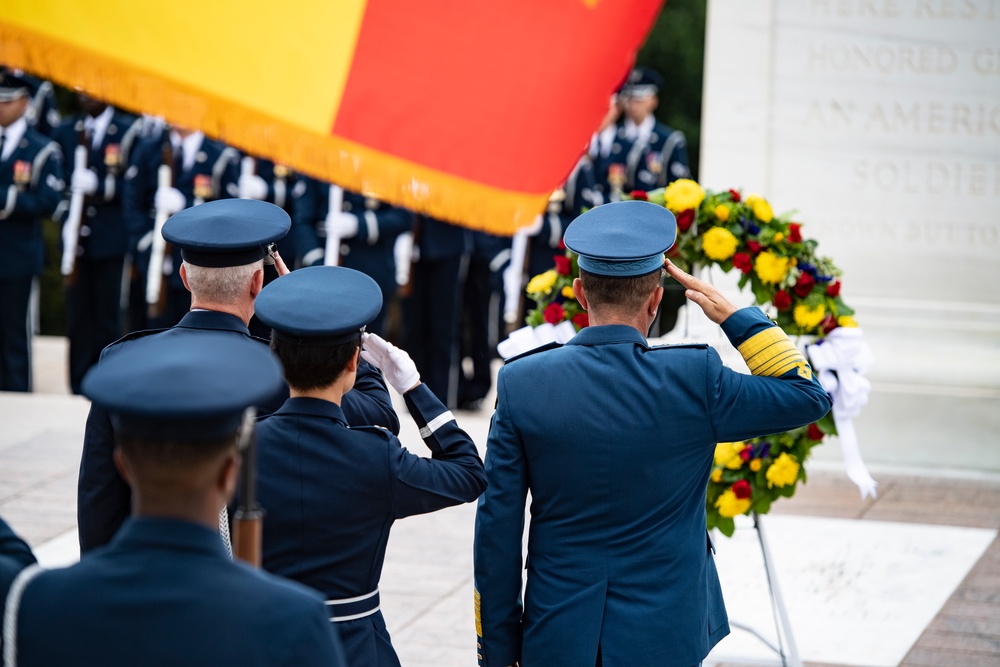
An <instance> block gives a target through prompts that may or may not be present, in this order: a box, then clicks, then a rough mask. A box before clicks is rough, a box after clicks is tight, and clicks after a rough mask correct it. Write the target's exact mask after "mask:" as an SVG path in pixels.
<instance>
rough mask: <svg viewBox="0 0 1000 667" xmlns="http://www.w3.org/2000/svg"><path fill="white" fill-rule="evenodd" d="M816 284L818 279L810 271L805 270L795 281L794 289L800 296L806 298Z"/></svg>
mask: <svg viewBox="0 0 1000 667" xmlns="http://www.w3.org/2000/svg"><path fill="white" fill-rule="evenodd" d="M815 284H816V279H815V278H813V277H812V276H811V275H809V274H808V273H806V272H805V271H803V272H802V273H801V274H799V279H798V281H797V282H796V283H795V287H793V288H792V289H793V290H795V293H796V294H798V295H799V298H801V299H804V298H806V297H807V296H809V292H811V291H812V288H813V285H815Z"/></svg>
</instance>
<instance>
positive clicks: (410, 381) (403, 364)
mask: <svg viewBox="0 0 1000 667" xmlns="http://www.w3.org/2000/svg"><path fill="white" fill-rule="evenodd" d="M361 357H362V358H363V359H364V360H365V361H367V362H368V363H370V364H371V365H372V366H374V367H376V368H378V369H379V370H381V371H382V372H383V373H384V374H385V379H386V381H388V382H389V384H391V385H392V388H393V389H395V390H396V391H398V392H399V393H400V394H405V393H406V392H408V391H410V390H411V389H414V388H415V387H416V386H417V385H418V384H420V373H418V372H417V365H416V364H415V363H413V359H410V355H408V354H407V353H406V352H404V351H403V350H401V349H399V348H398V347H396V346H395V345H393V344H392V343H389V342H387V341H385V340H382V339H381V338H380V337H379V336H377V335H375V334H371V333H370V334H365V336H364V339H363V344H362V346H361Z"/></svg>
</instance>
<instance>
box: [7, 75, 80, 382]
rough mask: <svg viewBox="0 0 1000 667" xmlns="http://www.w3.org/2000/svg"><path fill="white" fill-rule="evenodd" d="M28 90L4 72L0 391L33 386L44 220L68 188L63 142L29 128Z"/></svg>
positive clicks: (14, 77)
mask: <svg viewBox="0 0 1000 667" xmlns="http://www.w3.org/2000/svg"><path fill="white" fill-rule="evenodd" d="M28 91H29V87H28V83H27V82H26V81H25V80H24V79H22V78H20V77H17V76H14V75H13V74H9V73H7V74H0V248H2V249H3V253H4V258H3V261H2V262H0V391H31V345H30V338H31V336H30V331H29V328H30V322H29V321H28V303H29V301H30V299H31V289H32V283H33V281H34V278H35V276H37V275H40V274H41V273H42V256H43V252H44V241H43V240H42V219H43V218H48V217H49V216H51V215H52V214H53V213H54V212H55V210H56V207H57V206H58V205H59V200H60V199H61V198H62V191H63V187H64V183H63V167H62V153H61V151H60V150H59V145H58V144H57V143H56V142H54V141H51V140H50V139H49V138H48V137H45V136H43V135H42V134H39V133H38V132H36V131H35V130H33V129H31V128H30V127H28V121H27V119H26V118H25V111H26V109H27V108H28V103H29V101H30V98H29V97H28Z"/></svg>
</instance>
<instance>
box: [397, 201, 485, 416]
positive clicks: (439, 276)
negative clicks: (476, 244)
mask: <svg viewBox="0 0 1000 667" xmlns="http://www.w3.org/2000/svg"><path fill="white" fill-rule="evenodd" d="M472 244H473V241H472V231H471V230H469V229H465V228H464V227H460V226H458V225H453V224H451V223H447V222H443V221H441V220H436V219H435V218H431V217H428V216H426V215H421V216H418V218H417V220H416V221H415V223H414V231H413V251H412V253H413V254H412V260H411V262H410V273H409V282H408V283H407V285H406V288H405V290H404V291H405V292H406V293H407V296H406V298H404V299H403V315H404V318H403V339H404V341H405V347H406V349H407V350H409V352H410V354H411V355H412V356H413V361H414V362H416V364H417V368H418V369H419V370H420V373H421V375H422V376H423V378H424V383H426V384H427V387H428V388H429V389H430V390H431V391H432V392H434V395H435V396H437V397H438V400H440V401H441V402H442V403H444V404H445V405H447V406H448V407H458V374H459V363H458V362H459V342H458V335H459V322H460V318H461V312H462V289H463V286H464V285H465V279H466V276H467V275H468V272H469V256H470V255H471V254H472Z"/></svg>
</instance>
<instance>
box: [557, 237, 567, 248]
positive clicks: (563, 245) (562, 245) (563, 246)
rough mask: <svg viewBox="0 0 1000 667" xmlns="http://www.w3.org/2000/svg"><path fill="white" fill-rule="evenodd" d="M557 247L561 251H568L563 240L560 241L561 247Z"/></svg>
mask: <svg viewBox="0 0 1000 667" xmlns="http://www.w3.org/2000/svg"><path fill="white" fill-rule="evenodd" d="M556 247H558V248H559V249H560V250H565V249H566V244H565V243H563V240H562V239H559V245H558V246H556Z"/></svg>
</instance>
